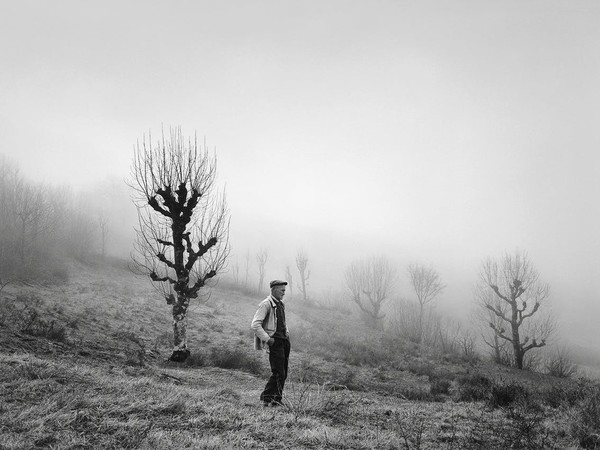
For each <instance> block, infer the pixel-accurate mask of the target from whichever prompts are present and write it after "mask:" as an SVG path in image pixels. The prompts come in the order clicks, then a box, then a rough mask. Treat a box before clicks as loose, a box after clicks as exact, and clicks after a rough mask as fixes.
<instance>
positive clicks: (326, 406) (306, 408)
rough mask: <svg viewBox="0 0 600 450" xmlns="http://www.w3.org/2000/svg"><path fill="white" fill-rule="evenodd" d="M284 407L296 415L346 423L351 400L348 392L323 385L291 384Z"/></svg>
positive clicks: (287, 389)
mask: <svg viewBox="0 0 600 450" xmlns="http://www.w3.org/2000/svg"><path fill="white" fill-rule="evenodd" d="M282 403H283V406H284V407H285V408H286V409H287V410H288V411H289V412H290V413H292V414H293V415H294V418H295V419H296V420H297V419H298V417H300V416H313V417H317V418H328V419H331V420H334V421H337V422H344V421H345V420H346V419H347V417H348V416H349V413H350V405H351V399H350V398H349V396H348V395H347V390H345V389H342V390H331V389H329V388H328V386H327V385H325V384H323V385H320V384H316V383H315V384H308V383H304V384H296V383H289V386H288V387H287V388H286V393H285V396H284V398H283V402H282Z"/></svg>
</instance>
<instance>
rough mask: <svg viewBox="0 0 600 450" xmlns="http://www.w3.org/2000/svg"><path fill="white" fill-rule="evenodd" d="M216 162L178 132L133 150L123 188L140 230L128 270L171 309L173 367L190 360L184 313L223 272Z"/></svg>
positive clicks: (223, 216)
mask: <svg viewBox="0 0 600 450" xmlns="http://www.w3.org/2000/svg"><path fill="white" fill-rule="evenodd" d="M216 173H217V172H216V156H213V157H211V156H210V155H209V153H208V149H207V148H206V144H204V145H203V146H199V145H198V142H197V139H196V137H195V136H194V138H193V139H185V138H184V136H183V135H182V133H181V129H180V128H175V129H171V130H170V134H169V136H168V138H165V136H164V133H163V134H162V139H161V140H159V141H158V142H157V143H156V144H155V145H154V146H153V145H152V139H151V136H150V135H148V137H147V138H146V136H144V138H143V140H142V143H141V144H140V143H139V142H138V143H137V144H136V146H135V149H134V159H133V164H132V167H131V179H130V181H129V185H130V186H131V187H132V188H133V189H134V191H135V195H136V198H135V200H136V205H137V207H138V217H139V228H138V229H137V230H136V232H137V238H136V241H135V243H134V248H135V255H134V256H133V261H134V267H135V268H136V269H137V271H138V273H143V274H145V275H148V276H149V277H150V279H151V281H152V284H153V286H154V287H155V288H156V289H157V290H158V291H159V292H160V293H161V294H162V295H163V296H164V298H165V300H166V302H167V304H168V305H169V306H171V308H172V316H173V346H174V347H173V353H172V354H171V356H170V358H169V359H170V360H172V361H184V360H185V359H187V357H188V356H189V355H190V350H189V349H188V342H187V313H188V308H189V304H190V300H191V299H193V298H197V297H198V295H199V293H200V290H201V289H202V288H203V287H204V286H206V284H207V282H208V281H209V280H210V279H212V278H214V277H215V276H216V275H217V274H218V273H219V272H221V271H222V270H223V269H224V268H225V264H226V260H227V256H228V254H229V212H228V210H227V206H226V202H225V199H224V195H219V194H218V193H216V192H215V179H216Z"/></svg>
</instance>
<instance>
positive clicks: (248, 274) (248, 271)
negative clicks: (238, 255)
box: [244, 250, 250, 289]
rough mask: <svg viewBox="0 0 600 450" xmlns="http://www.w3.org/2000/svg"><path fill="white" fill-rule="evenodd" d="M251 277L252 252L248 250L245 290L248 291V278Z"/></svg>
mask: <svg viewBox="0 0 600 450" xmlns="http://www.w3.org/2000/svg"><path fill="white" fill-rule="evenodd" d="M249 276H250V250H246V274H245V277H244V288H245V289H248V277H249Z"/></svg>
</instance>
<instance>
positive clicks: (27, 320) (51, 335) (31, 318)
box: [21, 308, 67, 342]
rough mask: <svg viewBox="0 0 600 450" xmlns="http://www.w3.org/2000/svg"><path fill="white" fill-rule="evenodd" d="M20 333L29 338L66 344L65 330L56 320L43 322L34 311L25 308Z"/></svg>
mask: <svg viewBox="0 0 600 450" xmlns="http://www.w3.org/2000/svg"><path fill="white" fill-rule="evenodd" d="M21 331H22V332H23V333H26V334H29V335H31V336H38V337H43V338H46V339H50V340H52V341H57V342H67V330H66V327H65V326H63V325H58V324H57V322H56V320H49V321H48V320H45V319H43V318H42V317H41V316H40V315H39V313H38V312H37V311H36V310H35V309H31V308H27V309H26V311H25V313H24V314H23V317H22V325H21Z"/></svg>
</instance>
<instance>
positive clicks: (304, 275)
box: [296, 250, 310, 302]
mask: <svg viewBox="0 0 600 450" xmlns="http://www.w3.org/2000/svg"><path fill="white" fill-rule="evenodd" d="M296 267H297V268H298V273H299V274H300V284H299V285H298V290H300V293H301V294H302V299H303V300H304V301H305V302H306V299H307V297H308V295H307V292H306V286H307V284H308V279H309V278H310V270H308V256H306V253H304V251H302V250H299V251H298V253H297V254H296Z"/></svg>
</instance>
